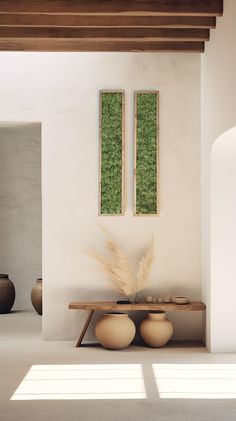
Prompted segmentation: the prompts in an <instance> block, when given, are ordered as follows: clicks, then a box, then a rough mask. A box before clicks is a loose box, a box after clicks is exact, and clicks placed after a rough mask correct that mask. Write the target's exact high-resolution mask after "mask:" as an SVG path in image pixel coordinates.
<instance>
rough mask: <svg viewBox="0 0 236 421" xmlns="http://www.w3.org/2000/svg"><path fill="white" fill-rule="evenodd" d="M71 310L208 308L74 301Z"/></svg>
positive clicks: (201, 307)
mask: <svg viewBox="0 0 236 421" xmlns="http://www.w3.org/2000/svg"><path fill="white" fill-rule="evenodd" d="M69 309H72V310H101V311H104V310H105V311H108V310H123V311H124V310H125V311H136V310H137V311H139V310H142V311H151V310H164V311H203V310H205V309H206V306H205V304H204V303H202V302H201V301H190V302H189V303H188V304H175V303H168V304H166V303H146V302H143V303H135V304H132V303H131V304H117V303H115V302H112V301H111V302H110V301H74V302H71V303H69Z"/></svg>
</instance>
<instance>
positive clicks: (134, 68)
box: [0, 53, 201, 340]
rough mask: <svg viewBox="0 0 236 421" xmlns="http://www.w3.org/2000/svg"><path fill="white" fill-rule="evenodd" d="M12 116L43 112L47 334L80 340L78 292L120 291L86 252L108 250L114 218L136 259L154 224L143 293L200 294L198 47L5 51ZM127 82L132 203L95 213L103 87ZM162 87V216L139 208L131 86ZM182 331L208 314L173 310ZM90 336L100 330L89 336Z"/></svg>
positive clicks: (193, 328) (0, 102)
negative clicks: (103, 230)
mask: <svg viewBox="0 0 236 421" xmlns="http://www.w3.org/2000/svg"><path fill="white" fill-rule="evenodd" d="M0 66H1V72H2V75H3V76H2V78H1V81H0V110H1V115H2V116H3V118H5V119H6V120H8V119H13V118H14V119H17V120H22V119H23V120H24V119H26V120H29V119H31V120H33V121H42V149H43V150H42V153H43V157H42V158H43V173H42V183H43V278H44V317H43V331H44V337H45V338H46V339H65V340H66V339H75V338H76V337H77V336H78V332H79V330H80V329H81V326H82V323H83V322H84V320H85V317H86V314H84V313H79V312H76V311H71V310H68V309H67V306H68V302H69V301H72V300H98V299H103V300H104V299H117V298H118V295H117V294H116V292H114V290H112V289H111V288H110V284H109V280H108V279H107V278H106V276H105V275H103V273H101V272H100V271H97V270H96V269H97V265H96V263H94V262H93V261H91V260H90V258H89V257H88V256H86V255H85V254H84V250H85V249H86V248H91V247H95V248H98V249H99V250H101V251H102V250H103V239H102V237H101V234H100V233H99V231H98V229H97V227H96V224H97V223H101V224H103V225H104V226H105V227H107V228H108V229H109V230H110V231H111V232H112V234H113V235H114V237H115V238H116V239H117V241H119V243H120V244H121V245H122V246H123V247H124V249H125V250H126V251H127V253H128V254H129V255H130V257H131V258H132V259H133V261H134V262H136V261H137V258H138V257H140V255H141V253H142V252H143V251H144V249H145V247H146V246H147V244H148V242H149V240H150V237H151V235H152V233H153V234H154V236H155V240H156V261H155V264H154V266H153V271H152V274H151V277H150V284H149V289H148V290H146V291H145V292H144V293H143V296H146V295H147V294H149V293H153V294H156V295H162V294H164V293H165V294H166V293H169V294H187V295H189V296H191V298H192V299H200V297H201V285H200V284H201V282H200V56H199V55H197V54H166V53H165V54H143V53H137V54H136V53H135V54H134V53H125V54H124V53H114V54H113V53H106V54H102V53H92V54H91V53H78V54H77V53H76V54H74V53H71V54H69V53H66V54H63V53H59V54H56V53H54V54H47V53H41V54H40V53H38V54H29V53H16V54H6V53H2V54H0ZM99 89H125V91H126V135H127V137H126V139H127V143H126V157H127V161H126V164H127V168H126V170H127V171H126V174H127V197H128V204H127V211H126V214H125V216H124V217H98V216H97V212H98V93H99ZM135 89H158V90H159V91H160V107H161V110H160V157H161V158H160V162H161V183H160V195H161V197H160V203H161V211H160V212H161V213H160V217H156V218H153V217H152V218H148V217H143V218H137V217H136V218H135V217H133V215H132V139H133V121H132V116H133V91H134V90H135ZM170 317H171V319H172V320H173V321H174V324H175V337H176V338H179V339H187V338H192V339H199V338H200V337H201V314H200V313H198V314H196V313H195V314H191V315H190V314H188V315H186V314H179V315H174V314H172V315H170ZM92 338H93V330H92V329H90V331H89V332H88V336H87V339H88V340H90V339H92Z"/></svg>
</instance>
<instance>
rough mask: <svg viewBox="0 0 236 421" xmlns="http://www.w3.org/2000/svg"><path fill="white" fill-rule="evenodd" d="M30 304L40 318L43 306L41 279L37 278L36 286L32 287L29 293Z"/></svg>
mask: <svg viewBox="0 0 236 421" xmlns="http://www.w3.org/2000/svg"><path fill="white" fill-rule="evenodd" d="M31 302H32V304H33V306H34V308H35V310H36V311H37V313H38V314H39V315H40V316H42V314H43V304H42V278H38V279H37V282H36V284H35V285H34V286H33V288H32V291H31Z"/></svg>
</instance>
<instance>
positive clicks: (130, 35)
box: [0, 27, 209, 41]
mask: <svg viewBox="0 0 236 421" xmlns="http://www.w3.org/2000/svg"><path fill="white" fill-rule="evenodd" d="M0 38H19V39H20V38H24V39H26V38H29V39H30V38H40V39H42V40H44V39H46V38H48V39H52V38H53V39H64V40H67V39H68V40H71V39H93V38H96V39H100V40H101V39H106V40H109V39H110V40H116V39H119V40H122V39H133V40H139V41H142V40H144V41H145V40H147V38H148V39H149V40H150V41H208V40H209V29H170V28H165V29H163V28H157V29H156V28H138V29H137V28H28V27H27V28H23V27H20V28H18V27H16V28H14V27H12V28H5V27H0Z"/></svg>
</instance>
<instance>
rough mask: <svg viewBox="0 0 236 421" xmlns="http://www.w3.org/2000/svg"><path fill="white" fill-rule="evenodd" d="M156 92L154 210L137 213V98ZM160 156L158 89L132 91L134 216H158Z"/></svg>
mask: <svg viewBox="0 0 236 421" xmlns="http://www.w3.org/2000/svg"><path fill="white" fill-rule="evenodd" d="M142 93H143V94H156V119H157V130H156V177H157V179H156V212H155V213H137V125H138V118H137V113H138V109H137V99H138V95H139V94H142ZM159 196H160V158H159V91H155V90H150V91H149V90H144V91H143V90H142V91H135V92H134V170H133V208H134V215H135V216H146V217H148V216H159V214H160V200H159Z"/></svg>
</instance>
